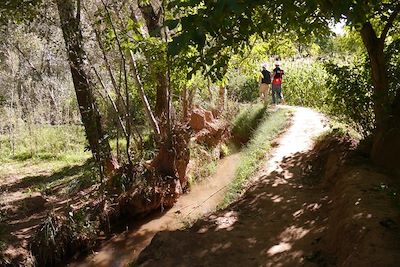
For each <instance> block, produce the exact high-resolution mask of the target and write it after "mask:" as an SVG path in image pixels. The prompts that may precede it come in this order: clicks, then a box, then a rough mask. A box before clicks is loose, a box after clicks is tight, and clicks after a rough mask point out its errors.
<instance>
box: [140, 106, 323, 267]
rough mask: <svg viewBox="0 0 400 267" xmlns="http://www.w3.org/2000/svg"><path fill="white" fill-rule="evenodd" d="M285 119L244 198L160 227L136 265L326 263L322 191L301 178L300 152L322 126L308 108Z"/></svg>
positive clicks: (317, 115) (302, 156) (305, 150)
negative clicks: (182, 225) (176, 226)
mask: <svg viewBox="0 0 400 267" xmlns="http://www.w3.org/2000/svg"><path fill="white" fill-rule="evenodd" d="M288 108H291V109H292V110H293V117H292V124H291V126H290V127H289V128H288V129H287V131H286V132H285V133H284V134H283V135H282V136H281V138H279V140H278V141H277V144H276V148H275V149H274V150H273V151H272V152H271V154H270V155H269V156H268V157H267V162H266V163H265V165H264V166H263V167H262V169H261V171H260V172H259V173H258V175H256V177H255V178H254V179H253V182H252V183H251V185H250V187H249V189H248V190H247V192H246V193H245V194H244V195H243V197H242V198H241V199H240V200H239V201H237V202H236V203H233V204H232V205H231V206H229V207H228V208H226V209H224V210H221V211H218V212H216V213H214V214H212V215H210V216H208V217H207V218H204V219H202V220H200V221H198V222H197V223H196V224H195V225H194V226H193V227H192V228H190V229H187V230H183V231H174V232H162V233H159V234H157V235H156V237H155V238H154V239H153V241H152V243H151V245H150V246H149V247H147V248H146V249H145V250H144V251H143V252H142V254H141V255H140V257H139V260H138V261H137V263H136V264H137V265H140V266H243V265H245V266H330V263H329V262H330V258H329V256H327V255H322V252H321V249H320V247H321V246H322V245H323V244H324V242H325V240H324V232H325V231H326V229H327V227H326V225H327V213H328V211H329V210H328V202H329V200H328V196H327V192H323V191H322V190H321V188H314V187H313V186H306V185H304V183H301V182H300V179H301V174H302V172H303V171H304V170H303V169H304V168H305V167H306V166H303V165H304V164H303V162H304V159H305V158H307V155H308V154H307V153H308V152H309V150H310V149H311V148H312V146H313V143H314V140H315V138H316V137H318V136H319V135H320V134H321V133H323V132H324V131H325V130H326V129H327V128H326V127H325V126H324V125H325V122H326V119H325V118H324V117H323V116H322V115H321V114H320V113H317V112H315V111H312V110H310V109H307V108H300V107H288Z"/></svg>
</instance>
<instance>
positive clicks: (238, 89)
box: [227, 74, 258, 102]
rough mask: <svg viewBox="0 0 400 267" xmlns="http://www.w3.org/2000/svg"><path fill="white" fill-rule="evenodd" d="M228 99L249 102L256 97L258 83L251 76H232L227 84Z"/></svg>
mask: <svg viewBox="0 0 400 267" xmlns="http://www.w3.org/2000/svg"><path fill="white" fill-rule="evenodd" d="M227 88H228V93H229V94H230V97H232V98H233V99H236V100H237V101H239V102H251V101H254V100H256V99H257V97H258V81H257V79H256V78H255V77H251V76H242V75H240V74H239V75H237V76H232V77H230V79H229V83H228V86H227Z"/></svg>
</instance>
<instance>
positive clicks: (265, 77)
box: [259, 63, 271, 104]
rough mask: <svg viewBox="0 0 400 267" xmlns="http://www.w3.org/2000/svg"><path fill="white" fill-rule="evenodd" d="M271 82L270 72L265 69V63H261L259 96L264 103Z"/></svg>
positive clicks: (265, 102)
mask: <svg viewBox="0 0 400 267" xmlns="http://www.w3.org/2000/svg"><path fill="white" fill-rule="evenodd" d="M270 84H271V73H270V72H269V71H268V70H267V64H266V63H264V64H262V70H261V75H260V81H259V85H260V90H259V94H260V98H261V100H262V101H263V102H264V104H267V96H268V93H269V88H270Z"/></svg>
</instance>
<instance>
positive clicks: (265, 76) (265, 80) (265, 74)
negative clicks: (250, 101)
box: [261, 70, 271, 84]
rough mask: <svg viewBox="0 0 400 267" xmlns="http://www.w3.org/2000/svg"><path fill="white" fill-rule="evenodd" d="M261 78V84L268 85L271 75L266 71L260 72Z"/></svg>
mask: <svg viewBox="0 0 400 267" xmlns="http://www.w3.org/2000/svg"><path fill="white" fill-rule="evenodd" d="M261 73H262V75H263V77H262V79H261V83H266V84H270V83H271V73H270V72H269V71H267V70H263V71H261Z"/></svg>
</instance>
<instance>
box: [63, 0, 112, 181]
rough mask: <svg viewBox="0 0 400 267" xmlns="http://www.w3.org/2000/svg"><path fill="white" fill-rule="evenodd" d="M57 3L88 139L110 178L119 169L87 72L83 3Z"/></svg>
mask: <svg viewBox="0 0 400 267" xmlns="http://www.w3.org/2000/svg"><path fill="white" fill-rule="evenodd" d="M56 3H57V8H58V13H59V16H60V23H61V29H62V32H63V36H64V41H65V46H66V49H67V54H68V60H69V65H70V68H71V75H72V80H73V83H74V87H75V93H76V97H77V101H78V105H79V111H80V113H81V118H82V122H83V125H84V127H85V132H86V138H87V140H88V142H89V147H90V150H91V151H92V154H93V157H94V159H95V160H96V161H97V162H98V163H99V164H100V167H101V169H102V171H103V170H104V171H105V173H106V175H108V174H110V173H111V172H112V171H113V170H114V169H115V168H116V162H115V160H114V159H113V157H112V153H111V148H110V145H109V143H108V140H107V136H106V135H105V133H104V131H103V128H102V126H101V117H100V113H99V110H98V107H97V104H96V101H95V97H94V94H93V91H92V84H91V82H90V78H89V75H88V72H87V70H86V68H85V61H86V54H85V51H84V50H83V43H82V31H81V28H80V0H77V1H75V0H57V1H56ZM75 5H76V8H75V7H74V6H75ZM75 9H76V14H74V13H75V12H74V10H75Z"/></svg>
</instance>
